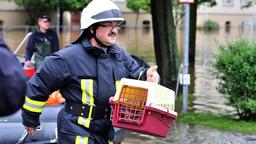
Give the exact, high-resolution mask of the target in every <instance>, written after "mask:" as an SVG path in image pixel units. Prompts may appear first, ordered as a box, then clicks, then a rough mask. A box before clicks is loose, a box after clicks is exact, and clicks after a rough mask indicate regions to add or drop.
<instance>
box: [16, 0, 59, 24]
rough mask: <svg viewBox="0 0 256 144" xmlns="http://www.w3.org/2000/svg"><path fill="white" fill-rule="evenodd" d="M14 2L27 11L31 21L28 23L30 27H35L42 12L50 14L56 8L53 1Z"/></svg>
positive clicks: (28, 0) (24, 0)
mask: <svg viewBox="0 0 256 144" xmlns="http://www.w3.org/2000/svg"><path fill="white" fill-rule="evenodd" d="M14 2H15V3H16V4H17V5H18V6H22V7H24V9H25V10H26V11H27V13H28V16H29V20H27V22H26V23H27V24H28V25H35V24H36V19H37V17H38V16H39V15H40V14H41V13H42V12H48V11H50V10H51V9H53V8H54V6H53V2H52V0H14Z"/></svg>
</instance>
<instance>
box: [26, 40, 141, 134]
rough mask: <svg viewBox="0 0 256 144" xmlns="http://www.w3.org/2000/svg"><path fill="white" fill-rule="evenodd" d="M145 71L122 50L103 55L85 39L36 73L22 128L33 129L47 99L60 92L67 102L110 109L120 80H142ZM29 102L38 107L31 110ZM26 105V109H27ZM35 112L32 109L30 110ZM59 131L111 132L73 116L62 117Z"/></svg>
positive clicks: (106, 123) (111, 49)
mask: <svg viewBox="0 0 256 144" xmlns="http://www.w3.org/2000/svg"><path fill="white" fill-rule="evenodd" d="M145 72H146V69H144V68H142V67H139V65H138V64H137V62H136V61H135V60H134V59H133V58H132V57H131V56H130V55H129V54H128V53H127V52H125V51H124V50H123V49H121V48H119V47H118V46H117V45H112V46H111V47H109V48H108V49H107V52H106V53H105V52H104V51H103V50H102V49H100V48H97V47H93V46H91V44H90V42H89V40H87V39H84V40H82V41H79V42H77V43H74V44H72V45H69V46H67V47H66V48H64V49H62V50H60V51H58V52H56V53H54V54H53V55H52V56H49V57H47V58H46V59H45V61H44V62H43V64H42V65H41V66H40V67H39V69H38V70H37V73H36V74H35V75H34V76H33V77H32V78H31V79H30V80H29V81H28V84H27V94H26V95H27V98H26V102H25V105H24V106H25V107H23V114H22V115H23V124H24V125H25V126H32V127H36V126H38V125H39V124H40V123H39V115H40V113H41V111H42V109H43V106H44V104H45V102H46V100H47V99H48V95H49V94H50V93H52V92H53V91H56V90H58V89H60V92H61V94H62V96H63V97H64V98H65V100H66V102H68V101H72V102H75V103H80V104H87V105H96V106H109V103H108V101H109V98H110V97H111V96H114V94H115V92H116V85H117V83H118V81H119V80H121V78H127V77H128V78H133V79H138V77H140V79H142V80H145V79H146V76H145ZM32 102H34V104H35V103H38V102H39V103H38V105H34V106H32V105H33V104H32ZM26 105H27V106H26ZM33 108H35V109H33ZM62 117H65V118H64V119H63V118H62V120H61V122H60V123H61V125H62V126H61V131H62V132H64V133H68V134H71V135H82V136H84V135H87V136H89V135H91V133H94V132H96V133H107V132H108V131H109V129H111V128H112V126H111V121H110V120H106V119H99V120H90V121H89V122H88V120H87V122H85V121H86V120H85V119H84V118H81V117H80V116H74V115H73V114H69V113H65V114H62Z"/></svg>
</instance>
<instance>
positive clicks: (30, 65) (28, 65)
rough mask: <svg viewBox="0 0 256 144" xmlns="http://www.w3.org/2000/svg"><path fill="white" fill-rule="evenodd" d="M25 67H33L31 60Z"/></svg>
mask: <svg viewBox="0 0 256 144" xmlns="http://www.w3.org/2000/svg"><path fill="white" fill-rule="evenodd" d="M24 66H25V67H32V66H33V65H32V63H31V61H30V60H27V61H25V63H24Z"/></svg>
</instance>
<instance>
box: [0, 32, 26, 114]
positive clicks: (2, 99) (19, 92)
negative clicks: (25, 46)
mask: <svg viewBox="0 0 256 144" xmlns="http://www.w3.org/2000/svg"><path fill="white" fill-rule="evenodd" d="M25 86H26V77H25V74H24V72H23V70H22V66H21V64H20V63H19V61H18V60H17V59H16V57H15V56H14V55H13V54H12V53H11V52H10V50H9V48H8V46H7V45H6V44H5V42H4V40H3V39H2V35H0V116H7V115H10V114H13V113H14V112H16V111H17V110H19V109H20V108H21V107H22V105H23V103H24V97H25Z"/></svg>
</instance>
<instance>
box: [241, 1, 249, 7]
mask: <svg viewBox="0 0 256 144" xmlns="http://www.w3.org/2000/svg"><path fill="white" fill-rule="evenodd" d="M248 4H250V1H249V0H240V6H241V7H244V6H248Z"/></svg>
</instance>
